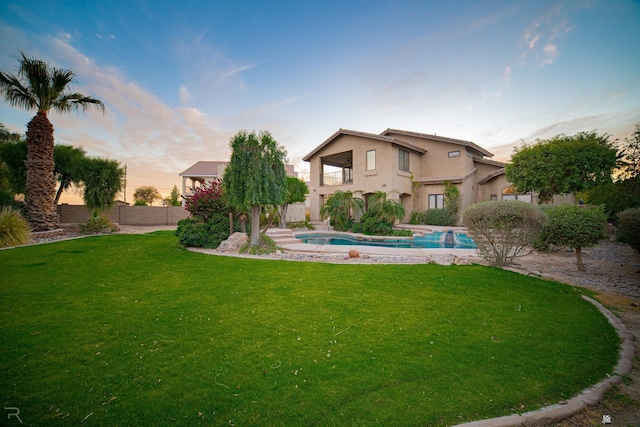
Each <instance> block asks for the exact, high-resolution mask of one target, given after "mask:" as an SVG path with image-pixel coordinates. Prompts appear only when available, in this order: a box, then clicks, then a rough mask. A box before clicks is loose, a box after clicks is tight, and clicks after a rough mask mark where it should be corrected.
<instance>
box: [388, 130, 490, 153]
mask: <svg viewBox="0 0 640 427" xmlns="http://www.w3.org/2000/svg"><path fill="white" fill-rule="evenodd" d="M390 133H396V134H399V135H407V136H413V137H416V138H424V139H431V140H434V141H442V142H448V143H450V144H457V145H463V146H465V147H469V148H473V149H474V150H476V151H478V152H480V153H482V155H484V156H487V157H493V153H491V152H489V151H487V150H485V149H484V148H482V147H480V146H479V145H477V144H475V143H473V142H471V141H465V140H463V139H454V138H447V137H444V136H437V135H429V134H426V133H418V132H410V131H406V130H400V129H387V130H385V131H383V132H382V133H380V135H383V136H388V134H390Z"/></svg>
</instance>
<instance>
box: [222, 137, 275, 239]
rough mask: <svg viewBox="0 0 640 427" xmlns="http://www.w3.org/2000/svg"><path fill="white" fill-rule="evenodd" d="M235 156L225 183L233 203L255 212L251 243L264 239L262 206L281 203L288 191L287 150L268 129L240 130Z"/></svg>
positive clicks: (233, 144)
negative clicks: (261, 219) (261, 235)
mask: <svg viewBox="0 0 640 427" xmlns="http://www.w3.org/2000/svg"><path fill="white" fill-rule="evenodd" d="M229 145H230V146H231V160H230V162H229V165H228V166H227V168H226V169H225V171H224V176H223V178H222V185H223V186H224V191H225V194H226V195H227V200H228V201H229V204H230V205H231V206H232V207H233V208H234V209H237V210H239V211H241V212H250V213H251V236H250V245H251V246H257V245H258V243H259V240H260V211H261V208H262V206H267V205H271V206H281V205H282V204H283V203H284V201H285V197H286V194H287V174H286V171H285V167H284V162H285V158H286V155H287V154H286V151H285V150H284V148H282V147H280V146H279V145H278V143H277V141H276V140H274V139H273V137H272V136H271V134H270V133H269V132H268V131H260V132H258V133H256V132H255V131H252V132H248V131H246V130H241V131H239V132H238V133H236V134H235V135H234V136H233V137H232V138H231V142H230V144H229Z"/></svg>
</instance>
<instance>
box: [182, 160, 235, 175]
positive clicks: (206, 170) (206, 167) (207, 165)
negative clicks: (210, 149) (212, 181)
mask: <svg viewBox="0 0 640 427" xmlns="http://www.w3.org/2000/svg"><path fill="white" fill-rule="evenodd" d="M228 164H229V162H209V161H199V162H197V163H196V164H194V165H193V166H191V167H190V168H189V169H187V170H185V171H184V172H182V173H180V174H178V176H199V177H205V176H218V166H227V165H228Z"/></svg>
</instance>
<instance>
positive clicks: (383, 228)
mask: <svg viewBox="0 0 640 427" xmlns="http://www.w3.org/2000/svg"><path fill="white" fill-rule="evenodd" d="M356 224H359V225H360V227H358V226H356ZM357 229H359V231H357ZM352 230H353V232H354V233H363V234H369V235H376V236H386V235H389V234H391V233H392V231H393V224H392V223H390V222H389V221H386V220H383V219H381V218H380V217H379V216H378V212H376V211H367V212H366V213H365V214H364V215H362V217H361V218H360V222H359V223H354V224H353V226H352Z"/></svg>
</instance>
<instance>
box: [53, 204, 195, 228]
mask: <svg viewBox="0 0 640 427" xmlns="http://www.w3.org/2000/svg"><path fill="white" fill-rule="evenodd" d="M58 215H60V222H61V223H63V224H77V223H81V222H86V221H87V220H88V219H89V217H90V216H91V213H90V212H89V210H88V209H87V208H86V206H84V205H67V204H62V205H58ZM105 216H107V217H109V219H110V220H111V222H114V223H116V224H120V225H177V224H178V221H180V220H181V219H184V218H188V217H189V212H188V211H187V210H186V209H185V208H183V207H182V206H114V207H113V208H111V209H110V210H109V211H107V212H106V214H105Z"/></svg>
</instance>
